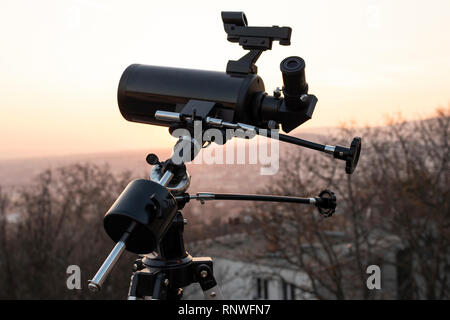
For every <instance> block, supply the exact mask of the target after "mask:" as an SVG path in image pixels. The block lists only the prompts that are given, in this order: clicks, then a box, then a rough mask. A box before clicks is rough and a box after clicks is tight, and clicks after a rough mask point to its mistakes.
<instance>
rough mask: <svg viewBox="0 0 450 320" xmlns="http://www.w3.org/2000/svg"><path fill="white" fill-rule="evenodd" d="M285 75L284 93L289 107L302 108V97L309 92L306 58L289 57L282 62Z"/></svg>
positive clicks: (281, 67) (281, 68) (282, 71)
mask: <svg viewBox="0 0 450 320" xmlns="http://www.w3.org/2000/svg"><path fill="white" fill-rule="evenodd" d="M280 70H281V73H282V75H283V84H284V85H283V94H284V97H285V99H286V106H287V107H288V108H289V109H299V108H300V103H301V101H300V97H301V96H302V95H304V94H307V93H308V84H307V83H306V77H305V60H303V59H302V58H300V57H295V56H294V57H287V58H285V59H284V60H283V61H281V63H280Z"/></svg>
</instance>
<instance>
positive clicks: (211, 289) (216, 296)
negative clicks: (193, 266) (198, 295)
mask: <svg viewBox="0 0 450 320" xmlns="http://www.w3.org/2000/svg"><path fill="white" fill-rule="evenodd" d="M197 277H198V283H199V284H200V287H201V288H202V290H203V295H204V296H205V299H206V300H223V296H222V292H221V290H220V288H219V285H218V284H217V281H216V279H215V278H214V275H213V272H212V268H210V267H209V266H208V265H206V264H201V265H199V266H198V267H197Z"/></svg>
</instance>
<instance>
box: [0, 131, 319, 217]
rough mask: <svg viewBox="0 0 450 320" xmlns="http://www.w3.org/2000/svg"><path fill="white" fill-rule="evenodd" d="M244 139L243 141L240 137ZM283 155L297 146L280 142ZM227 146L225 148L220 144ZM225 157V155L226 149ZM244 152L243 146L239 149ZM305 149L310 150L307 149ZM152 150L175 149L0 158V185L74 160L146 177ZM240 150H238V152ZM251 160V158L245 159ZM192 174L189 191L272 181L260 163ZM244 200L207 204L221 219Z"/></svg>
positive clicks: (251, 189)
mask: <svg viewBox="0 0 450 320" xmlns="http://www.w3.org/2000/svg"><path fill="white" fill-rule="evenodd" d="M301 137H302V138H305V139H310V140H313V141H317V142H320V143H326V142H327V137H326V136H323V135H318V134H302V135H301ZM241 141H243V140H241ZM249 141H250V143H255V141H252V140H248V141H246V142H245V146H244V148H245V154H246V155H248V147H249ZM279 146H280V155H281V158H283V154H286V152H287V151H288V150H290V149H292V148H296V147H295V146H291V145H288V144H285V143H280V145H279ZM218 148H224V147H218ZM223 150H224V157H225V155H226V152H225V149H223ZM240 150H241V152H242V148H241V149H240ZM304 150H305V151H304V152H309V151H307V150H306V149H304ZM149 152H153V153H156V154H157V155H158V157H159V158H160V160H165V159H167V158H168V157H170V155H171V153H172V150H171V149H169V148H167V149H161V150H138V151H122V152H119V151H118V152H109V153H98V154H85V155H76V156H61V157H49V158H31V159H15V160H0V185H1V186H2V187H3V188H4V189H5V190H14V189H15V188H18V187H21V186H26V185H28V184H30V182H32V180H33V178H34V177H35V176H36V175H38V174H39V173H40V172H42V171H44V170H46V169H49V168H52V169H55V168H58V167H63V166H66V165H70V164H74V163H93V164H96V165H100V166H103V165H108V166H109V167H110V169H111V171H112V172H113V173H120V172H123V171H126V170H129V171H131V172H132V175H133V177H134V178H147V177H148V174H149V171H150V166H149V165H148V164H147V163H146V162H145V157H146V155H147V154H148V153H149ZM236 153H237V149H235V154H236ZM246 162H247V163H248V161H246ZM187 167H188V172H189V173H190V174H191V186H190V188H189V192H190V193H195V192H206V191H209V192H222V193H226V192H229V193H231V192H233V193H256V192H257V191H258V190H259V189H261V187H263V186H264V185H266V184H268V183H270V182H271V179H272V176H270V175H261V174H260V165H259V164H212V165H208V164H193V163H190V164H188V165H187ZM243 205H245V202H233V201H227V202H221V201H217V202H211V203H207V204H206V205H205V208H204V209H205V210H208V212H210V214H209V215H208V216H209V217H210V218H213V217H217V216H220V217H222V218H226V217H229V216H230V215H235V214H237V213H238V212H239V211H240V210H241V209H242V206H243ZM201 210H202V208H201V205H200V203H192V204H190V205H189V211H190V214H194V215H197V214H199V213H200V212H201Z"/></svg>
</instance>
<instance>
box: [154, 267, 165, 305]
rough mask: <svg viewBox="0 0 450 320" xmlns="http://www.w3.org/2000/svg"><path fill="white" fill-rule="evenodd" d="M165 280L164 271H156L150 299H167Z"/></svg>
mask: <svg viewBox="0 0 450 320" xmlns="http://www.w3.org/2000/svg"><path fill="white" fill-rule="evenodd" d="M166 281H167V279H166V275H165V274H164V272H158V275H157V276H156V279H155V284H154V286H153V294H152V300H165V299H167V288H166V287H167V284H168V283H165V282H166Z"/></svg>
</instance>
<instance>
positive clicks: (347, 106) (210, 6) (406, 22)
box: [0, 0, 450, 159]
mask: <svg viewBox="0 0 450 320" xmlns="http://www.w3.org/2000/svg"><path fill="white" fill-rule="evenodd" d="M223 10H230V11H244V12H245V13H246V15H247V18H248V21H249V25H253V26H271V25H279V26H290V27H292V29H293V33H292V37H291V42H292V45H291V46H288V47H283V46H279V45H278V42H276V43H274V46H273V49H272V51H267V52H265V53H263V55H262V57H261V58H260V59H259V60H258V63H257V65H258V68H259V72H258V73H259V74H260V76H261V77H262V78H263V79H264V82H265V85H266V91H267V92H269V93H271V92H272V91H273V89H274V88H275V87H277V86H281V84H282V80H281V74H280V72H279V63H280V61H281V60H282V59H283V58H285V57H287V56H290V55H298V56H301V57H302V58H304V59H305V61H306V77H307V81H308V83H309V88H310V93H313V94H315V95H316V96H317V97H318V98H319V102H318V104H317V106H316V110H315V113H314V115H313V119H312V120H310V121H309V122H308V123H307V124H305V125H304V126H302V127H301V128H300V129H299V130H302V128H303V130H306V129H308V128H315V127H331V126H337V125H339V124H341V123H343V122H347V123H348V122H350V121H356V123H357V124H358V125H379V124H382V122H383V119H384V117H385V116H386V115H389V114H393V113H397V112H401V113H403V115H404V116H405V117H406V118H409V119H414V118H417V117H418V116H429V115H430V114H432V112H433V110H434V109H435V108H436V107H438V106H447V105H448V104H449V103H450V1H448V0H442V1H437V0H429V1H411V0H410V1H397V0H395V1H393V0H390V1H378V0H355V1H344V0H342V1H317V0H316V1H299V0H296V1H281V0H277V1H242V0H240V1H234V0H227V1H111V0H104V1H87V0H83V1H81V0H79V1H76V0H65V1H48V0H40V1H22V0H14V1H5V0H0V41H1V42H0V43H1V46H0V159H5V158H18V157H38V156H42V157H46V156H53V155H68V154H75V153H93V152H102V151H113V150H131V149H148V150H149V151H150V150H151V149H152V148H160V147H166V146H169V145H170V143H171V142H170V141H171V138H170V136H169V134H168V133H167V128H158V127H153V126H149V125H143V124H137V123H132V122H127V121H126V120H124V119H123V118H122V116H121V115H120V113H119V110H118V107H117V101H116V91H117V85H118V82H119V79H120V76H121V74H122V72H123V70H124V69H125V68H126V67H127V66H128V65H129V64H131V63H143V64H152V65H162V66H175V67H186V68H196V69H208V70H217V71H224V70H225V67H226V63H227V61H228V60H229V59H237V58H239V57H240V56H242V55H243V54H244V50H242V48H241V47H239V46H238V45H237V44H234V43H230V42H228V41H227V40H226V34H225V32H224V30H223V24H222V20H221V17H220V11H223Z"/></svg>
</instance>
